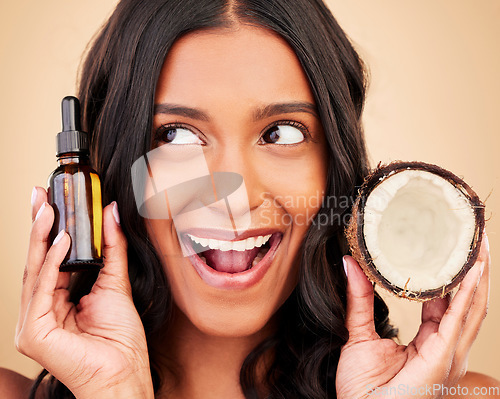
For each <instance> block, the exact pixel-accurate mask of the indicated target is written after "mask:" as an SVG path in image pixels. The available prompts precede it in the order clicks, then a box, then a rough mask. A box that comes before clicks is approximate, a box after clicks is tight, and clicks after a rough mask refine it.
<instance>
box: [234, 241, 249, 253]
mask: <svg viewBox="0 0 500 399" xmlns="http://www.w3.org/2000/svg"><path fill="white" fill-rule="evenodd" d="M245 249H246V246H245V241H244V240H240V241H235V242H233V251H244V250H245Z"/></svg>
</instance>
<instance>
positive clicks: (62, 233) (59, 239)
mask: <svg viewBox="0 0 500 399" xmlns="http://www.w3.org/2000/svg"><path fill="white" fill-rule="evenodd" d="M63 235H64V229H62V230H61V231H60V232H59V234H58V235H57V236H56V238H54V242H53V243H52V245H56V244H57V243H58V242H59V241H61V238H63Z"/></svg>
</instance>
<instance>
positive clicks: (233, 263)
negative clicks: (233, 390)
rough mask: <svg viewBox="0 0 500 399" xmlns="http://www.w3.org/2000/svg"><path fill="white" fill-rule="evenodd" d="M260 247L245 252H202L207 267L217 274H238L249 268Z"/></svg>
mask: <svg viewBox="0 0 500 399" xmlns="http://www.w3.org/2000/svg"><path fill="white" fill-rule="evenodd" d="M260 249H261V247H255V248H253V249H247V250H246V251H232V250H231V251H220V250H218V249H209V250H207V251H204V252H203V256H205V258H206V259H207V264H208V266H210V267H212V268H213V269H215V270H217V271H218V272H226V273H240V272H243V271H245V270H247V269H249V268H250V266H251V265H252V262H253V260H254V259H255V257H256V256H257V254H258V253H259V251H260Z"/></svg>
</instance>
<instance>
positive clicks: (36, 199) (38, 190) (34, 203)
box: [31, 186, 48, 222]
mask: <svg viewBox="0 0 500 399" xmlns="http://www.w3.org/2000/svg"><path fill="white" fill-rule="evenodd" d="M44 202H48V200H47V191H45V189H44V188H42V187H37V186H35V187H33V191H32V192H31V221H32V222H34V221H35V218H36V214H37V213H38V210H39V209H40V207H41V206H42V204H43V203H44Z"/></svg>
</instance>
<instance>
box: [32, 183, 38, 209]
mask: <svg viewBox="0 0 500 399" xmlns="http://www.w3.org/2000/svg"><path fill="white" fill-rule="evenodd" d="M37 195H38V191H37V189H36V187H33V190H32V191H31V206H33V205H35V201H36V196H37Z"/></svg>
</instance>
